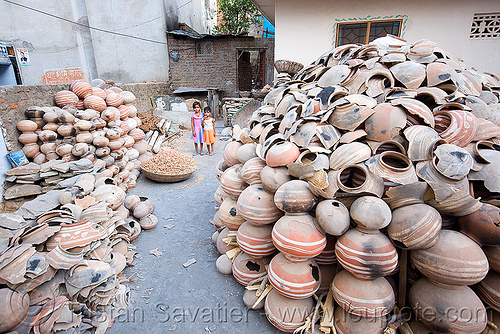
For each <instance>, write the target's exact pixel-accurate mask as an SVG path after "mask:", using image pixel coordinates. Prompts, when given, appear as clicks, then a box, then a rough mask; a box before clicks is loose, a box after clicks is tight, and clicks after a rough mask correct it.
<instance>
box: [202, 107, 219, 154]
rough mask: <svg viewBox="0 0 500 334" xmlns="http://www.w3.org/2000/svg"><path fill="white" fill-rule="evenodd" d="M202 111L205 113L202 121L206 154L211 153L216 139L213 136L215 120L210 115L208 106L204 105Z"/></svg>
mask: <svg viewBox="0 0 500 334" xmlns="http://www.w3.org/2000/svg"><path fill="white" fill-rule="evenodd" d="M203 113H204V114H205V116H204V117H203V122H202V125H203V133H204V135H205V136H204V137H205V144H206V145H207V151H208V155H213V154H214V143H215V142H216V141H217V138H216V137H215V122H214V121H215V120H214V119H213V118H212V117H211V116H210V114H211V111H210V107H205V109H203ZM202 145H203V144H202Z"/></svg>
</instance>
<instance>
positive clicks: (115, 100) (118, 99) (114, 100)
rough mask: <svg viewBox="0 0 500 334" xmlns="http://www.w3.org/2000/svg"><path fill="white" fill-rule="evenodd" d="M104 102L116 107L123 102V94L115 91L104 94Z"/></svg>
mask: <svg viewBox="0 0 500 334" xmlns="http://www.w3.org/2000/svg"><path fill="white" fill-rule="evenodd" d="M106 104H107V105H108V106H111V107H115V108H118V107H119V106H121V105H122V104H123V96H121V95H120V94H117V93H111V94H109V95H108V96H106Z"/></svg>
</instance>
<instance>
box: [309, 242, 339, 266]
mask: <svg viewBox="0 0 500 334" xmlns="http://www.w3.org/2000/svg"><path fill="white" fill-rule="evenodd" d="M336 243H337V238H336V237H334V236H332V235H329V234H327V235H326V247H325V249H323V251H322V252H321V253H320V254H319V255H318V256H316V257H315V258H314V259H315V260H316V262H317V263H318V264H319V265H320V266H328V265H331V264H335V263H337V256H336V255H335V244H336Z"/></svg>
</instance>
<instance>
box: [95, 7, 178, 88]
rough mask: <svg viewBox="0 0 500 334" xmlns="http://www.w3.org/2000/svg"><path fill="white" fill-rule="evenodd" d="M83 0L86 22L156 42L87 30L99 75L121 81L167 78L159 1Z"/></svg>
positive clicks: (162, 15) (163, 26) (161, 10)
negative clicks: (85, 8) (89, 34)
mask: <svg viewBox="0 0 500 334" xmlns="http://www.w3.org/2000/svg"><path fill="white" fill-rule="evenodd" d="M86 2H87V12H88V17H89V24H90V26H94V27H99V28H101V29H105V30H110V31H114V32H118V33H121V34H125V35H130V36H135V37H140V38H144V39H148V40H152V41H156V42H158V43H155V42H151V41H145V40H139V39H134V38H129V37H124V36H119V35H115V34H108V33H105V32H102V31H97V30H91V35H92V40H93V42H92V43H93V47H94V55H95V60H96V65H97V71H98V73H99V77H100V78H101V79H105V80H106V79H107V80H114V81H115V82H121V83H130V82H142V81H148V82H150V81H167V80H168V48H167V45H166V43H167V37H166V33H165V31H166V26H165V14H164V9H163V3H162V2H160V1H143V0H129V1H126V2H124V1H120V0H106V1H102V0H87V1H86Z"/></svg>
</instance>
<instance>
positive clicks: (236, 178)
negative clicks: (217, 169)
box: [220, 164, 247, 200]
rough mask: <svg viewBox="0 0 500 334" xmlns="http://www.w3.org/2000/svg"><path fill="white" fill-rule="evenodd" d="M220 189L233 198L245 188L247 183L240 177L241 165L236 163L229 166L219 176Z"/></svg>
mask: <svg viewBox="0 0 500 334" xmlns="http://www.w3.org/2000/svg"><path fill="white" fill-rule="evenodd" d="M220 184H221V186H222V189H223V190H224V191H225V192H226V193H227V194H228V195H229V197H231V198H232V199H234V200H237V199H238V197H239V196H240V194H241V193H242V192H243V190H245V188H246V187H247V184H246V183H245V181H243V179H242V178H241V165H240V164H237V165H234V166H232V167H229V168H228V169H226V170H225V171H224V173H222V175H221V176H220Z"/></svg>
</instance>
